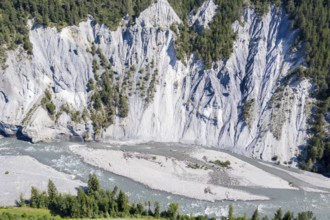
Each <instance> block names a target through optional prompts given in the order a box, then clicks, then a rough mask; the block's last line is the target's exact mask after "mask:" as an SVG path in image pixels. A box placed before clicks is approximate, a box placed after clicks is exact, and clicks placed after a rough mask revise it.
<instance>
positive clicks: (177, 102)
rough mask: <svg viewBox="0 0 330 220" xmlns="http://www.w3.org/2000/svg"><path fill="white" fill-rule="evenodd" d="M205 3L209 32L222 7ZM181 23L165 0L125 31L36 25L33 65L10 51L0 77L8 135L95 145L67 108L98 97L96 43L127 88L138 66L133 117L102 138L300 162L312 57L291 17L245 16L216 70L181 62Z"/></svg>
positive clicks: (89, 130)
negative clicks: (300, 70)
mask: <svg viewBox="0 0 330 220" xmlns="http://www.w3.org/2000/svg"><path fill="white" fill-rule="evenodd" d="M205 4H207V5H205ZM205 4H204V5H203V6H202V7H204V8H201V10H199V13H198V15H199V16H200V18H199V19H198V18H192V19H194V20H195V21H199V25H203V26H205V27H206V26H207V23H203V22H209V17H210V16H206V15H205V14H203V13H206V12H210V11H214V7H216V6H215V5H214V4H213V3H212V1H211V0H210V1H208V2H206V3H205ZM208 7H212V8H208ZM212 16H213V15H212ZM180 22H181V21H180V19H179V17H178V16H177V15H176V14H175V12H174V10H173V9H172V8H171V7H170V5H169V4H168V2H167V1H166V0H158V1H157V3H155V4H153V5H151V6H150V7H149V8H148V9H146V10H145V11H144V12H142V13H141V15H140V16H139V18H137V20H136V23H135V24H134V25H133V26H130V27H127V26H126V25H125V20H123V23H122V25H121V26H120V27H119V28H118V29H117V30H116V31H110V30H109V29H107V28H106V27H104V26H100V25H97V24H94V22H93V21H92V18H89V19H88V21H87V22H82V23H80V25H79V27H67V28H64V29H63V30H61V31H60V32H58V31H57V30H56V29H55V28H43V27H38V26H33V25H32V24H30V26H31V31H30V40H31V42H32V43H33V56H30V57H29V56H27V55H26V54H25V53H24V52H22V50H20V49H18V50H16V51H14V52H9V54H8V59H7V66H8V67H7V68H6V69H5V70H4V71H2V73H1V74H0V109H1V115H0V121H2V123H1V126H0V129H1V130H2V133H6V134H15V132H16V131H17V130H19V132H20V133H22V134H23V135H24V136H27V137H30V138H32V141H35V142H36V141H44V140H54V139H68V138H70V137H72V136H74V137H79V136H85V137H86V138H87V139H92V138H93V133H94V131H93V126H92V124H91V121H90V120H88V119H87V120H86V122H83V123H82V122H80V123H78V122H73V120H72V119H71V117H72V116H70V115H69V114H68V113H65V112H60V111H59V109H60V108H61V106H63V105H65V104H69V106H70V108H72V110H79V111H80V112H82V111H83V110H84V109H88V100H89V97H90V96H91V92H88V91H87V89H86V85H87V83H88V80H89V79H90V78H94V77H95V76H94V73H93V65H92V63H93V59H95V57H93V55H92V54H91V53H90V52H88V51H90V50H91V46H92V42H95V45H96V47H97V48H100V49H102V51H103V53H104V55H105V57H106V58H107V59H109V62H110V64H111V66H112V70H113V71H114V72H115V73H116V77H115V78H116V80H117V81H118V83H120V82H122V81H123V79H124V78H125V76H126V75H127V72H128V71H129V70H132V66H134V68H133V70H134V71H133V72H134V73H133V76H131V78H130V80H131V88H130V92H129V113H128V117H126V118H119V117H116V118H115V120H114V124H112V125H111V126H109V127H108V128H106V129H103V130H102V131H101V133H100V135H98V136H96V137H95V138H97V139H100V140H102V141H105V142H108V141H128V140H129V141H162V142H183V143H189V144H199V145H206V146H210V147H218V148H225V149H229V150H232V151H235V152H239V153H242V154H245V155H249V156H253V157H256V158H261V159H264V160H270V159H271V157H272V156H274V155H278V156H279V158H280V159H281V160H282V161H289V160H290V159H291V158H292V157H294V155H295V154H296V153H297V151H298V146H300V145H303V144H304V143H305V141H306V140H305V139H306V128H307V125H306V119H307V118H308V117H309V114H310V113H309V112H310V102H311V99H310V98H309V94H310V93H311V90H312V86H311V84H310V83H309V82H308V81H307V80H299V79H298V78H296V77H294V76H290V74H291V73H292V72H293V71H294V70H295V69H296V68H297V67H298V66H299V65H300V64H303V62H304V58H303V52H302V51H301V48H300V47H299V45H294V43H295V39H296V37H297V34H298V33H297V32H295V31H292V30H291V29H290V22H289V20H288V18H287V16H286V15H285V13H284V11H283V10H282V9H278V8H275V7H271V8H270V10H269V12H268V13H267V14H265V15H264V16H263V17H261V18H259V17H258V16H257V15H256V14H255V12H254V11H253V10H252V9H245V10H244V16H243V18H242V20H241V21H240V22H238V21H237V22H235V23H234V24H233V29H234V30H235V31H236V32H237V39H236V41H235V44H234V52H233V54H232V55H231V56H230V58H229V59H228V60H226V61H217V62H215V63H214V64H213V66H212V68H211V69H205V68H204V66H203V62H202V61H200V60H196V59H195V57H194V56H191V58H190V59H189V60H187V64H183V63H182V62H181V61H179V60H177V58H176V55H175V48H174V39H175V34H174V33H173V32H172V31H171V30H170V26H171V24H173V23H180ZM147 75H148V77H146V76H147ZM152 79H154V82H155V86H154V87H153V88H151V84H152V82H151V81H152ZM142 83H143V89H141V84H142ZM47 88H48V89H49V90H50V91H51V93H52V96H53V102H54V104H55V105H56V107H57V110H58V111H57V115H56V119H55V117H50V116H49V115H48V113H47V111H46V110H45V109H44V108H43V107H42V106H41V104H40V103H41V99H42V98H43V97H44V91H45V90H46V89H47ZM148 89H149V90H148ZM151 89H152V96H150V90H151ZM12 125H15V126H12ZM16 125H17V126H16ZM18 125H20V126H22V128H21V127H18Z"/></svg>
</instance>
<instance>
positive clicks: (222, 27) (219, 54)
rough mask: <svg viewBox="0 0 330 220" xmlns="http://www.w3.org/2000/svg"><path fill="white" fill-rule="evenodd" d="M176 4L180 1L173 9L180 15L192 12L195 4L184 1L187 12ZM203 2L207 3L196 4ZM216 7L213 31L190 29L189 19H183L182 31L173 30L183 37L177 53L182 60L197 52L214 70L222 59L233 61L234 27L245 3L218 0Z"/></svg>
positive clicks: (179, 41)
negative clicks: (184, 12) (213, 65)
mask: <svg viewBox="0 0 330 220" xmlns="http://www.w3.org/2000/svg"><path fill="white" fill-rule="evenodd" d="M176 2H177V1H170V3H171V4H172V6H173V7H174V8H177V9H176V10H177V11H178V10H182V11H189V10H192V9H193V7H191V5H190V4H189V3H190V2H193V1H189V0H186V1H182V4H186V5H187V7H182V8H183V9H179V8H178V6H179V5H180V3H176ZM180 2H181V1H180ZM184 2H185V3H184ZM202 2H203V1H196V3H197V5H199V4H201V3H202ZM196 3H195V4H196ZM215 3H216V4H217V5H218V9H217V13H216V15H215V16H214V18H213V20H212V21H211V23H210V24H209V28H206V29H204V30H202V31H201V30H198V29H199V28H198V27H195V26H193V27H191V28H189V27H188V24H187V21H186V19H185V17H186V16H184V17H182V18H183V21H184V22H183V24H181V25H179V26H178V29H179V31H178V30H177V28H176V27H175V26H172V30H174V32H176V33H179V36H177V38H178V39H176V52H177V57H178V58H179V59H180V60H183V59H184V58H185V56H189V55H191V54H192V53H194V52H196V53H197V58H198V59H200V58H202V59H203V60H204V63H205V66H206V68H210V67H211V63H212V61H216V60H219V59H221V58H224V59H227V58H229V56H230V54H231V53H232V50H233V42H234V39H235V33H234V32H233V30H232V28H231V25H232V23H233V22H234V21H235V20H239V19H240V17H241V15H242V12H243V1H242V0H226V1H220V0H217V1H215ZM189 6H190V7H189ZM195 6H196V5H195ZM182 16H183V15H182Z"/></svg>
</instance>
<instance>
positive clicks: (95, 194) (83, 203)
mask: <svg viewBox="0 0 330 220" xmlns="http://www.w3.org/2000/svg"><path fill="white" fill-rule="evenodd" d="M18 205H19V206H21V207H23V206H26V205H27V206H30V207H31V208H46V209H49V210H50V211H51V213H52V215H54V216H56V215H59V216H61V217H62V218H126V217H134V218H141V217H150V218H155V219H158V218H162V219H170V220H215V218H214V217H209V216H207V215H198V216H192V215H186V214H182V213H180V212H179V204H178V203H170V204H168V207H167V209H166V210H161V207H160V203H159V202H154V203H151V202H150V201H148V202H146V203H145V204H142V203H138V204H136V203H130V202H129V198H128V196H127V195H126V194H125V193H124V192H123V191H121V190H119V189H118V187H114V189H113V190H108V189H102V188H101V187H100V183H99V180H98V178H97V176H96V175H95V174H90V175H89V178H88V186H87V187H86V188H79V189H78V192H77V195H76V196H73V195H67V194H61V193H59V192H58V191H57V189H56V186H55V184H54V183H53V182H52V181H51V180H49V182H48V188H47V192H40V191H39V190H38V189H37V188H35V187H32V188H31V197H30V199H29V200H24V199H23V196H22V195H21V197H20V200H19V201H18ZM0 219H11V218H10V215H9V214H3V216H0ZM221 219H222V220H267V219H269V218H268V217H261V215H260V214H259V212H258V209H256V210H255V211H254V213H253V215H252V216H251V217H250V218H248V217H247V216H246V215H244V216H240V217H235V216H234V209H233V206H232V205H230V206H229V211H228V216H227V217H225V216H223V217H221ZM271 219H274V220H312V219H313V220H314V219H316V218H315V217H314V215H313V213H312V212H310V211H307V212H301V213H298V215H297V216H295V215H294V214H293V213H292V212H289V211H288V212H286V213H282V210H281V209H278V210H277V212H276V213H275V214H274V217H273V218H271Z"/></svg>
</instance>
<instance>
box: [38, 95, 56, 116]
mask: <svg viewBox="0 0 330 220" xmlns="http://www.w3.org/2000/svg"><path fill="white" fill-rule="evenodd" d="M41 105H42V106H43V107H44V108H45V109H47V111H48V114H49V115H51V116H54V115H55V113H56V106H55V105H54V103H53V101H52V94H51V93H50V92H49V90H48V89H46V90H45V94H44V97H43V98H42V99H41Z"/></svg>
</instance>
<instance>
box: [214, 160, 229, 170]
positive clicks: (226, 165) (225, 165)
mask: <svg viewBox="0 0 330 220" xmlns="http://www.w3.org/2000/svg"><path fill="white" fill-rule="evenodd" d="M210 163H213V164H215V165H217V166H220V167H223V168H230V161H229V160H226V161H220V160H215V161H210Z"/></svg>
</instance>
